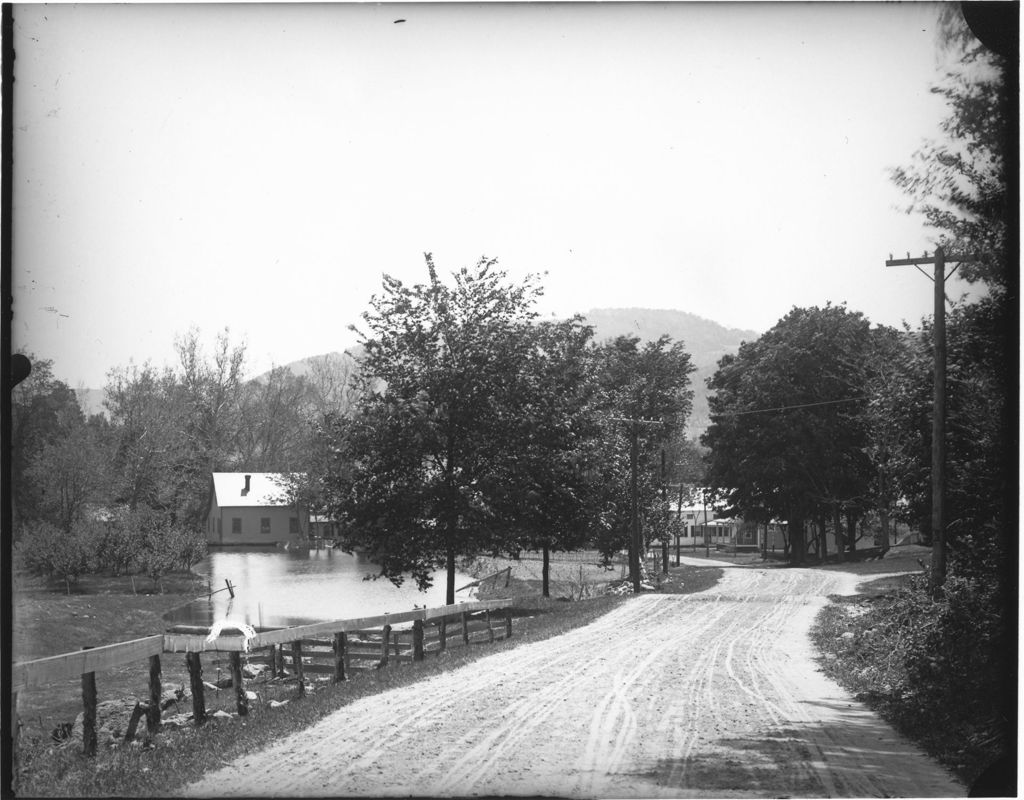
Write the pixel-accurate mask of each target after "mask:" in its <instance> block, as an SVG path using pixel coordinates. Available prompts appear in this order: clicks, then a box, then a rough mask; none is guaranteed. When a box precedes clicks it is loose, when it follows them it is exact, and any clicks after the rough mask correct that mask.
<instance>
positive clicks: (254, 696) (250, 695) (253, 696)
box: [245, 690, 260, 702]
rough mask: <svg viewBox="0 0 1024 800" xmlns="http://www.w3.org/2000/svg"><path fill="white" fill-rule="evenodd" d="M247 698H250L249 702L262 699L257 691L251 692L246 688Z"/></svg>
mask: <svg viewBox="0 0 1024 800" xmlns="http://www.w3.org/2000/svg"><path fill="white" fill-rule="evenodd" d="M245 699H246V700H248V701H249V702H255V701H257V700H259V699H260V696H259V695H258V694H256V692H250V691H248V690H246V692H245Z"/></svg>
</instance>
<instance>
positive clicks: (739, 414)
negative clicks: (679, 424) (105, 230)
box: [710, 394, 871, 417]
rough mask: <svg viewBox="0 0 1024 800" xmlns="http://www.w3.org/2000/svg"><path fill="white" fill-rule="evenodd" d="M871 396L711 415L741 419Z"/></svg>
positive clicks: (853, 400)
mask: <svg viewBox="0 0 1024 800" xmlns="http://www.w3.org/2000/svg"><path fill="white" fill-rule="evenodd" d="M870 397H871V395H867V394H865V395H860V396H859V397H844V398H843V399H841V400H822V401H820V402H818V403H798V404H796V405H792V406H777V407H775V408H754V409H751V410H749V411H726V412H724V413H721V414H710V416H712V417H741V416H743V415H744V414H766V413H768V412H769V411H790V410H792V409H794V408H814V407H815V406H831V405H835V404H836V403H853V402H855V401H857V400H868V399H870Z"/></svg>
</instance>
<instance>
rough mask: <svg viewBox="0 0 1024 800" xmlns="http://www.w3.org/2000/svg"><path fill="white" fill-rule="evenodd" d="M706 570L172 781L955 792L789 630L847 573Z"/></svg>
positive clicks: (759, 792)
mask: <svg viewBox="0 0 1024 800" xmlns="http://www.w3.org/2000/svg"><path fill="white" fill-rule="evenodd" d="M700 563H703V564H707V563H708V562H707V561H705V560H703V559H701V562H700ZM721 566H723V567H724V568H725V569H724V572H725V575H724V578H723V580H722V582H721V583H720V584H719V585H718V586H717V587H715V588H714V589H712V590H710V591H708V592H704V593H701V594H694V595H643V596H640V597H637V598H634V599H632V600H630V601H629V602H628V603H626V604H624V605H623V606H622V607H620V608H618V609H616V610H615V611H613V612H611V613H610V614H608V615H607V616H605V617H602V618H601V619H600V620H598V621H596V622H594V623H592V624H590V625H588V626H586V627H584V628H579V629H577V630H575V631H573V632H571V633H569V634H566V635H564V636H561V637H558V638H555V639H550V640H546V641H542V642H537V643H535V644H531V645H526V646H522V647H519V648H517V649H515V650H512V651H509V652H504V653H499V654H495V655H494V656H488V657H486V658H483V659H480V660H478V661H476V662H475V663H473V664H471V665H469V666H467V667H464V668H461V669H458V670H455V671H452V672H450V673H446V674H443V675H439V676H436V677H433V678H430V679H429V680H426V681H423V682H420V683H417V684H415V685H412V686H408V687H404V688H402V689H398V690H394V691H391V692H387V693H385V694H382V695H378V696H375V697H371V698H367V699H365V700H360V701H358V702H356V703H354V704H352V705H351V706H348V707H346V708H344V709H342V710H340V711H338V712H336V713H335V714H332V715H331V716H329V717H327V718H325V719H324V720H323V721H321V722H320V723H318V724H317V725H316V726H314V727H312V728H310V729H308V730H306V731H303V732H301V733H299V734H295V735H293V736H290V737H288V738H286V739H284V740H282V741H281V742H279V743H278V744H276V745H275V746H273V747H271V748H269V749H267V750H265V751H262V752H259V753H252V754H251V755H249V756H246V757H243V758H240V759H237V760H235V761H233V762H231V763H226V764H225V767H224V768H223V769H221V770H218V771H216V772H213V773H210V774H208V775H207V776H206V777H205V778H204V779H203V780H202V781H200V782H198V783H195V784H193V785H191V786H189V787H187V788H186V790H185V791H186V793H189V794H193V795H199V796H222V795H249V796H251V795H262V796H269V795H275V796H281V795H286V796H287V795H290V796H299V795H302V796H311V795H312V796H315V795H332V796H360V795H362V796H381V795H406V796H408V795H416V796H451V795H471V794H476V795H505V794H516V795H527V794H530V795H537V794H539V795H558V796H570V797H608V796H614V797H659V796H661V797H733V796H735V797H742V796H760V797H765V796H770V797H779V796H793V795H795V796H855V797H867V796H903V797H909V796H915V797H921V796H956V795H961V796H962V795H964V794H965V790H964V788H963V787H962V786H961V785H959V784H958V783H956V782H955V781H954V780H953V779H952V778H951V777H950V776H949V775H948V774H947V773H946V772H945V771H944V770H942V769H941V768H940V767H938V766H937V765H936V764H935V763H934V762H932V761H931V760H929V759H928V758H926V757H925V756H924V755H922V754H921V753H920V752H918V751H917V750H916V749H915V748H914V747H913V746H912V745H910V744H909V743H907V742H906V741H904V740H902V739H901V738H900V737H898V736H897V735H896V734H895V733H894V732H893V731H892V729H891V728H889V726H887V725H886V724H885V723H883V722H882V721H881V720H880V719H879V718H878V717H877V716H875V715H874V714H873V713H872V712H870V711H869V710H867V709H866V708H865V707H864V706H862V705H861V704H859V703H857V702H855V701H854V700H853V699H852V698H850V697H849V695H847V694H846V693H845V692H844V691H843V690H842V689H841V688H840V687H839V686H837V685H836V684H834V683H833V682H831V681H829V680H828V679H826V678H825V677H824V676H823V675H822V674H821V673H820V672H818V671H817V668H816V665H815V663H814V660H813V653H812V651H811V645H810V642H809V640H808V638H807V630H808V629H809V627H810V624H811V622H812V620H813V618H814V615H815V613H816V612H817V610H818V609H819V608H820V607H821V606H822V604H823V603H825V602H826V598H827V595H828V594H831V593H844V592H851V591H852V590H853V588H854V587H855V585H856V583H857V580H858V578H857V577H856V576H854V575H852V574H850V573H849V572H847V571H844V569H843V568H830V569H827V570H803V569H779V568H765V567H756V566H747V567H733V566H732V565H730V564H722V565H721ZM883 571H884V570H883Z"/></svg>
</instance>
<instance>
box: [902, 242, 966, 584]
mask: <svg viewBox="0 0 1024 800" xmlns="http://www.w3.org/2000/svg"><path fill="white" fill-rule="evenodd" d="M949 260H950V262H952V263H953V264H954V265H955V266H954V267H953V269H952V270H950V272H949V275H947V274H946V253H945V251H944V250H943V249H942V248H941V247H939V248H936V250H935V253H934V255H932V256H931V257H929V256H928V254H927V253H925V254H924V255H923V256H922V257H921V258H911V257H910V253H907V257H906V258H893V257H892V253H890V254H889V259H888V260H887V261H886V262H885V266H887V267H905V266H914V267H917V269H918V271H919V272H920V273H921V274H922V275H924V276H925V277H926V278H929V279H930V280H931V281H932V283H933V284H934V300H935V308H934V320H933V322H932V331H933V341H934V345H933V350H934V356H935V367H934V369H933V375H934V381H933V383H934V386H933V399H932V571H931V585H932V593H933V594H935V593H937V592H938V591H939V589H940V588H941V587H942V584H943V583H945V581H946V280H947V278H949V277H950V275H952V274H953V273H954V272H956V268H957V266H959V265H960V264H962V263H964V262H970V261H980V260H981V256H980V255H979V254H976V253H972V254H970V255H963V256H951V257H950V259H949ZM922 264H932V265H934V267H935V270H934V276H932V275H929V274H928V273H927V272H925V271H924V270H923V269H921V265H922Z"/></svg>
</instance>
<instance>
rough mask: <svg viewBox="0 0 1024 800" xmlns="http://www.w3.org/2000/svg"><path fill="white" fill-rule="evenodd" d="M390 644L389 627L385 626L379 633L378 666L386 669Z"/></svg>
mask: <svg viewBox="0 0 1024 800" xmlns="http://www.w3.org/2000/svg"><path fill="white" fill-rule="evenodd" d="M390 644H391V626H390V625H385V626H384V629H383V630H382V631H381V643H380V665H381V666H382V667H386V666H387V665H388V649H389V647H390Z"/></svg>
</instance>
